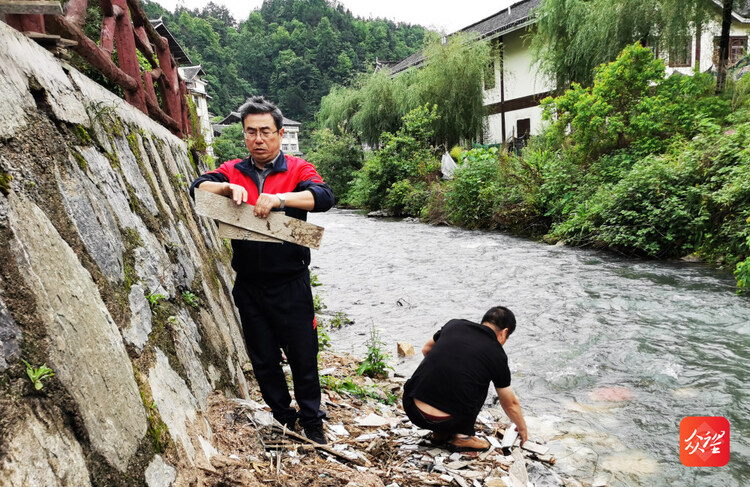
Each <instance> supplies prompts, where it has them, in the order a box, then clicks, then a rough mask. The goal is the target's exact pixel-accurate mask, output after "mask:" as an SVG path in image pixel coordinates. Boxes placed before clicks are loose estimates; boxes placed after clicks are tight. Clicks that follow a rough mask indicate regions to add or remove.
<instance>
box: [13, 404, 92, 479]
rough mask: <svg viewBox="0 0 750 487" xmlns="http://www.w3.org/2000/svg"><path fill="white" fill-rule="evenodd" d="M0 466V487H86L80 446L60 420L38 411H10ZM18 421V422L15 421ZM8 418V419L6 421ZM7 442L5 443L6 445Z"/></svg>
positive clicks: (86, 471)
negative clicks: (9, 421) (12, 421)
mask: <svg viewBox="0 0 750 487" xmlns="http://www.w3.org/2000/svg"><path fill="white" fill-rule="evenodd" d="M14 413H15V414H14V416H15V417H14V418H13V419H14V420H16V421H15V422H14V424H13V425H12V426H11V427H10V429H9V430H8V431H6V432H5V433H6V434H5V438H4V443H5V444H6V446H7V447H6V448H5V452H4V453H5V458H4V459H3V462H2V463H1V464H0V479H1V480H0V485H2V486H3V487H30V486H37V485H38V486H45V487H54V486H61V487H62V486H64V487H87V486H90V485H91V483H90V481H89V471H88V468H87V467H86V459H85V457H84V454H83V450H82V449H81V445H79V444H78V441H76V438H75V435H74V434H73V432H72V431H70V429H69V427H68V426H67V425H66V424H65V422H64V421H63V420H62V418H60V417H57V416H54V415H52V414H51V413H50V412H48V411H45V410H44V409H42V408H38V409H37V410H35V411H33V412H32V411H31V410H30V409H29V408H28V406H24V407H23V410H22V411H20V412H19V411H14ZM19 417H20V418H22V419H20V420H18V419H17V418H19ZM6 419H9V418H6ZM6 442H7V443H6Z"/></svg>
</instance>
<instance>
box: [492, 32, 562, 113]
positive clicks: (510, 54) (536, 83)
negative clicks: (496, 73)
mask: <svg viewBox="0 0 750 487" xmlns="http://www.w3.org/2000/svg"><path fill="white" fill-rule="evenodd" d="M528 33H529V29H528V28H525V29H521V30H517V31H515V32H512V33H510V34H507V35H505V36H503V44H504V48H503V64H504V73H503V76H504V82H505V101H506V102H507V101H508V100H512V99H514V98H521V97H524V96H529V95H533V94H536V93H544V92H546V91H550V90H551V89H553V87H554V85H553V83H552V82H551V81H550V80H548V79H547V78H546V77H545V76H543V75H541V74H539V73H538V72H537V68H536V66H535V65H534V64H533V61H532V58H531V51H530V50H529V42H530V39H528V38H527V37H526V36H527V34H528ZM498 79H499V78H498ZM498 84H499V83H498ZM498 101H499V100H498Z"/></svg>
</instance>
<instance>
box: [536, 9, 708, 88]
mask: <svg viewBox="0 0 750 487" xmlns="http://www.w3.org/2000/svg"><path fill="white" fill-rule="evenodd" d="M536 14H537V24H536V26H537V32H536V34H535V35H534V37H533V39H532V44H531V47H532V50H533V52H534V54H535V57H536V58H537V59H538V60H539V63H540V67H541V69H542V71H544V72H546V73H547V74H548V75H549V76H550V77H551V78H553V79H555V80H556V81H557V86H558V87H559V88H561V89H562V88H565V87H567V86H569V85H570V83H572V82H578V83H581V84H583V85H590V84H591V82H592V81H593V78H592V75H593V72H594V68H595V67H596V66H598V65H600V64H602V63H605V62H609V61H612V60H614V59H615V58H616V57H617V55H618V54H619V53H620V51H621V50H622V49H623V48H624V47H625V46H627V45H628V44H632V43H634V42H641V44H642V45H648V46H650V47H654V48H656V47H658V48H661V49H662V50H665V51H666V52H668V53H669V52H679V51H680V50H682V49H684V47H685V43H686V42H687V41H688V40H689V39H690V36H691V34H692V33H693V31H694V29H695V27H696V26H698V27H699V28H700V26H701V25H703V24H704V23H705V22H706V21H707V20H708V19H709V18H711V16H712V15H715V14H716V10H715V5H714V4H713V3H712V2H711V1H706V0H544V1H543V2H542V4H541V5H540V7H539V8H538V10H537V13H536Z"/></svg>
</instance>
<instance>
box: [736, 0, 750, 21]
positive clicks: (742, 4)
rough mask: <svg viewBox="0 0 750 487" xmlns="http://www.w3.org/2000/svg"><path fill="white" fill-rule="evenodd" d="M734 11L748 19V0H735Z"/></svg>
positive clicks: (749, 2)
mask: <svg viewBox="0 0 750 487" xmlns="http://www.w3.org/2000/svg"><path fill="white" fill-rule="evenodd" d="M734 11H735V12H736V13H738V14H739V15H741V16H743V17H745V18H746V19H750V0H735V6H734Z"/></svg>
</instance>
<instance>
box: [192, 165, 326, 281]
mask: <svg viewBox="0 0 750 487" xmlns="http://www.w3.org/2000/svg"><path fill="white" fill-rule="evenodd" d="M252 164H253V163H252V161H251V160H250V158H247V159H234V160H231V161H227V162H225V163H223V164H222V165H221V166H219V167H218V168H217V169H215V170H213V171H209V172H207V173H205V174H203V175H201V176H200V177H198V179H196V180H195V181H193V184H192V185H191V186H190V196H192V197H193V198H194V197H195V188H196V187H197V186H198V185H200V184H201V183H202V182H204V181H214V182H218V183H227V182H228V183H232V184H239V185H241V186H243V187H244V188H245V189H246V190H247V195H248V197H247V202H248V203H249V204H251V205H254V204H255V202H256V201H257V200H258V196H259V194H260V193H269V194H275V193H290V192H297V191H310V192H311V193H312V195H313V198H314V199H315V206H314V207H313V209H312V211H313V212H321V211H327V210H329V209H330V208H331V207H332V206H333V203H334V197H333V191H331V188H330V187H329V186H328V185H327V184H326V183H325V182H323V178H321V177H320V174H318V171H316V170H315V166H313V165H312V164H310V163H309V162H307V161H305V160H304V159H300V158H298V157H293V156H288V155H285V154H284V153H283V152H279V156H278V157H277V158H276V159H274V163H273V169H272V170H271V172H270V173H269V174H268V176H266V179H265V181H264V182H263V187H262V188H261V187H260V178H259V177H258V173H257V171H256V170H255V169H254V168H253V166H252ZM275 211H276V210H275ZM278 211H284V212H285V214H286V215H287V216H290V217H293V218H297V219H299V220H304V221H306V220H307V211H305V210H300V209H298V208H289V207H287V208H285V209H284V210H278ZM232 251H233V256H232V268H233V269H234V270H235V271H236V272H237V279H245V278H247V279H250V280H252V281H254V282H256V283H259V284H260V283H264V284H267V285H274V284H280V283H283V282H287V281H291V280H292V279H296V278H297V277H299V276H300V275H302V274H304V273H306V272H308V270H307V266H308V265H310V249H308V248H307V247H302V246H300V245H297V244H293V243H289V242H284V243H281V244H279V243H270V242H256V241H251V240H232Z"/></svg>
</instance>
